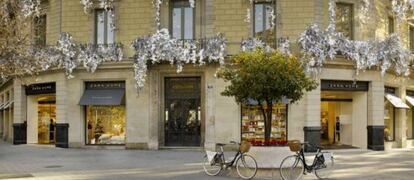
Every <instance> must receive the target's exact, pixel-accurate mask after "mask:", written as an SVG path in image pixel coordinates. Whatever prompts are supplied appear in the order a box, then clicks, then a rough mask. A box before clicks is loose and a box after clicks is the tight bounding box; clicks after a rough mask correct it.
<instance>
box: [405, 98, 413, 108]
mask: <svg viewBox="0 0 414 180" xmlns="http://www.w3.org/2000/svg"><path fill="white" fill-rule="evenodd" d="M405 100H407V102H408V103H410V104H411V106H414V97H412V96H405Z"/></svg>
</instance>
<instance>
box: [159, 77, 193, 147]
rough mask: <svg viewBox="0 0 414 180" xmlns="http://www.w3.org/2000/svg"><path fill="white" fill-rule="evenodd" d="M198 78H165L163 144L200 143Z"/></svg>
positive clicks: (190, 144) (184, 144)
mask: <svg viewBox="0 0 414 180" xmlns="http://www.w3.org/2000/svg"><path fill="white" fill-rule="evenodd" d="M200 95H201V89H200V78H199V77H194V78H166V79H165V110H164V112H165V126H164V127H165V131H164V132H165V145H166V146H200V145H201V132H200V129H201V105H200V104H201V103H200V101H201V99H200Z"/></svg>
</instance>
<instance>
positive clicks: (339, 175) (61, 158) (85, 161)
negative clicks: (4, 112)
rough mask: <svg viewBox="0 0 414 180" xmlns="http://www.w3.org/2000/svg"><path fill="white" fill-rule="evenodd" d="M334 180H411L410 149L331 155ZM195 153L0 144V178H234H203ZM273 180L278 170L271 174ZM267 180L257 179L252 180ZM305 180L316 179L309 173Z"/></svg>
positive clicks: (413, 162) (226, 176)
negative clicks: (333, 165) (333, 161)
mask: <svg viewBox="0 0 414 180" xmlns="http://www.w3.org/2000/svg"><path fill="white" fill-rule="evenodd" d="M334 154H335V159H336V164H335V171H334V172H333V176H332V178H333V179H393V180H398V179H407V180H408V179H410V180H411V179H412V177H413V176H414V150H413V149H403V150H393V151H386V152H373V151H366V150H361V151H356V150H353V151H335V152H334ZM202 156H203V152H202V151H198V150H188V151H187V150H185V151H184V150H160V151H138V150H95V149H59V148H54V147H51V146H39V145H20V146H13V145H10V144H7V143H0V179H6V178H15V179H50V180H66V179H85V180H86V179H88V180H93V179H108V180H109V179H111V180H113V179H177V180H178V179H180V180H181V179H197V180H198V179H200V180H204V179H213V180H222V179H237V178H235V177H234V176H233V175H232V172H224V173H223V174H221V175H220V176H218V177H209V176H206V175H205V174H204V172H203V169H202V166H201V159H202ZM267 174H274V175H275V178H273V179H278V178H276V177H277V176H278V173H277V171H271V173H267ZM263 178H264V179H272V177H271V176H260V174H259V176H258V178H256V179H263ZM305 179H316V178H315V176H314V175H312V174H308V175H307V176H305Z"/></svg>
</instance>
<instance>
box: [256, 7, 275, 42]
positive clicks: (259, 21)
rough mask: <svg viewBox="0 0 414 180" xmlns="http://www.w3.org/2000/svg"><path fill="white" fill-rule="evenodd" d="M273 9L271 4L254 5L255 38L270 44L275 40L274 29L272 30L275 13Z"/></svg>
mask: <svg viewBox="0 0 414 180" xmlns="http://www.w3.org/2000/svg"><path fill="white" fill-rule="evenodd" d="M272 9H273V8H272V4H271V3H256V4H254V27H253V30H254V36H255V37H257V38H259V39H263V40H264V41H265V42H268V43H269V41H272V40H273V39H274V38H273V36H274V28H272V20H273V19H272V13H274V11H273V10H272Z"/></svg>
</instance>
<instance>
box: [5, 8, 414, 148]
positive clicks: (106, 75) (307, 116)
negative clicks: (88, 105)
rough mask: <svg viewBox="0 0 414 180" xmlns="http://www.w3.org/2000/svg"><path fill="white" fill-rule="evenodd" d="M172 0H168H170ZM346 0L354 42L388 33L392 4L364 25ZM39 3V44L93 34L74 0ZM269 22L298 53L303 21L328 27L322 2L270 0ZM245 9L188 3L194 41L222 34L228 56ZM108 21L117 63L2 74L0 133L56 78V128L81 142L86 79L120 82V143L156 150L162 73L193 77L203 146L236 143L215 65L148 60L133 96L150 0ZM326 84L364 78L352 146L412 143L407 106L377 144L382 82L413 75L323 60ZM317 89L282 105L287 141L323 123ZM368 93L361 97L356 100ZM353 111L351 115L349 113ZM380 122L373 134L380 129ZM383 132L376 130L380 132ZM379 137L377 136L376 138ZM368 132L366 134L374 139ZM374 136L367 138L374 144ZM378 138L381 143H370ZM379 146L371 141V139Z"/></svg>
mask: <svg viewBox="0 0 414 180" xmlns="http://www.w3.org/2000/svg"><path fill="white" fill-rule="evenodd" d="M170 1H171V0H170ZM339 1H340V2H345V3H352V4H354V11H355V14H354V16H355V20H354V26H353V28H354V39H356V40H368V39H384V38H385V37H386V36H388V26H387V23H388V16H390V15H391V14H392V13H391V11H390V4H389V3H388V2H385V1H375V3H373V4H374V6H373V7H372V8H371V9H370V11H371V13H372V14H375V15H376V16H375V17H373V19H371V20H370V21H369V22H367V24H363V23H361V22H360V21H359V20H358V18H357V17H359V16H360V14H359V13H360V12H359V9H358V7H359V3H360V1H359V0H339ZM45 3H46V4H44V7H45V8H44V9H45V10H44V11H45V13H46V15H47V43H48V44H49V45H53V44H55V42H56V41H57V39H58V37H59V34H60V33H61V32H68V33H70V34H71V35H73V38H74V40H75V41H76V42H77V43H93V42H94V38H95V33H94V32H95V26H94V17H95V15H94V13H92V14H89V15H88V14H85V13H84V11H83V6H82V5H81V4H80V3H79V0H49V1H46V2H45ZM276 7H277V8H276V9H277V15H278V16H277V19H276V21H277V22H276V26H277V27H276V36H277V37H288V38H289V39H290V40H291V42H292V49H293V50H294V52H297V49H298V47H297V45H296V44H295V43H294V42H295V40H296V39H297V38H298V36H299V35H300V33H302V32H303V31H304V30H305V29H306V27H307V26H308V25H309V24H311V23H318V24H320V25H322V26H323V27H326V26H327V25H328V1H327V0H276ZM247 8H250V9H252V8H253V7H251V5H250V4H249V3H248V1H247V0H197V3H196V7H195V12H196V13H195V38H197V39H198V38H203V37H209V36H212V35H214V34H216V33H219V32H221V33H224V35H225V37H226V38H227V39H228V53H229V55H233V54H237V53H239V51H240V42H241V40H242V39H245V38H248V37H251V36H253V30H252V27H253V25H252V23H246V22H245V21H244V19H245V18H246V9H247ZM169 11H170V9H169V4H168V3H164V4H163V5H162V7H161V26H162V27H163V28H169V26H170V25H169V24H170V13H169ZM115 13H116V16H115V17H116V19H115V23H116V26H117V30H116V33H115V41H116V42H120V43H123V44H124V45H125V48H124V51H125V52H124V53H125V59H124V61H123V62H121V63H104V64H103V65H102V66H100V67H99V69H98V70H97V72H95V73H94V74H90V73H88V72H86V71H85V69H82V68H79V69H76V70H75V71H74V76H75V78H73V79H67V78H66V77H65V74H64V72H63V71H50V72H44V73H41V74H40V75H39V76H36V77H25V78H21V79H13V80H10V81H9V82H8V83H7V84H4V85H2V86H1V87H0V94H1V96H0V97H2V99H5V98H6V94H11V96H10V97H13V102H14V104H13V107H12V108H11V109H9V110H4V111H1V114H2V116H0V118H1V119H0V120H1V121H0V122H1V123H2V124H3V125H2V126H1V129H0V134H2V135H3V136H2V137H3V138H6V139H7V140H9V141H12V139H11V138H12V135H13V134H12V130H11V129H12V128H11V127H12V124H13V123H15V124H16V123H24V122H25V121H27V124H28V125H29V126H30V124H31V121H34V120H31V118H36V115H34V114H31V112H30V111H28V109H29V107H28V105H29V106H30V98H29V97H27V96H26V95H25V90H24V86H26V85H30V84H35V83H42V82H55V83H56V117H57V118H56V119H57V123H59V124H68V125H69V131H68V143H69V147H84V146H85V136H86V135H85V132H86V130H85V111H84V108H83V107H82V106H80V105H79V99H80V98H81V96H82V93H83V90H84V82H86V81H108V80H117V81H118V80H119V81H125V84H126V105H125V106H126V109H127V113H126V145H125V147H126V148H138V149H159V148H161V147H163V136H164V134H163V132H164V129H163V128H164V127H163V126H164V125H163V119H164V113H163V110H162V109H163V108H164V107H163V106H164V89H163V86H164V85H163V83H164V79H165V77H189V76H197V77H201V82H202V83H201V87H202V90H201V94H202V95H201V101H202V103H201V107H202V111H201V112H202V118H201V119H202V128H201V129H202V130H201V132H202V135H201V136H202V144H203V145H204V147H206V148H213V147H214V146H215V143H218V142H229V141H231V140H236V141H239V140H240V139H241V128H240V126H241V124H240V123H241V122H240V119H241V112H240V111H241V108H240V105H238V104H237V103H236V102H235V101H234V99H233V98H229V97H224V96H221V95H220V93H221V92H222V91H223V90H224V88H225V86H226V83H225V82H224V81H223V80H221V79H217V78H215V76H214V74H215V71H216V69H217V65H208V66H204V67H194V66H185V67H184V71H183V72H182V73H180V74H177V73H176V71H175V69H174V67H171V66H169V65H156V66H152V67H151V68H150V70H149V72H148V77H147V79H148V81H147V83H146V85H145V88H144V89H142V90H141V91H140V92H137V90H136V89H135V87H134V83H135V81H134V79H133V69H132V61H131V59H130V58H129V57H131V56H132V55H133V52H132V49H130V48H128V45H129V44H130V43H131V42H132V41H133V40H134V39H135V38H137V37H139V36H143V35H147V34H151V33H153V32H154V31H155V30H156V27H155V24H154V14H155V9H154V8H153V6H152V1H151V0H116V1H115ZM408 27H409V25H408V24H406V23H402V24H401V26H400V28H399V29H398V28H397V27H396V31H399V32H400V33H401V35H402V39H403V40H404V43H405V45H406V46H407V47H408V44H409V41H408V37H409V36H408ZM319 78H320V79H328V80H347V81H353V80H357V81H366V82H369V90H368V92H366V93H353V97H354V98H353V101H354V104H363V105H362V107H363V109H364V108H365V109H366V110H361V109H360V108H358V106H353V110H354V115H353V118H354V119H355V118H359V119H360V121H361V122H362V124H358V125H355V126H353V127H354V129H358V130H357V131H355V132H354V133H353V136H352V137H353V138H352V139H353V140H352V142H353V145H355V146H357V147H360V148H370V149H375V150H381V149H384V147H385V148H391V147H394V148H395V147H407V146H410V145H411V144H412V142H411V140H407V137H406V134H405V130H404V129H405V128H406V124H405V121H406V118H407V117H406V111H407V110H405V109H397V110H396V135H395V136H396V138H395V139H396V140H395V141H394V142H385V146H384V144H381V142H382V143H384V142H383V141H381V140H382V139H383V137H379V138H378V137H377V136H383V135H381V132H382V131H383V128H384V87H385V86H391V87H395V88H396V89H397V95H398V96H399V97H400V98H401V99H403V100H404V99H405V96H406V94H405V92H406V90H414V79H413V77H410V78H405V79H404V78H400V77H396V76H394V75H393V74H391V73H390V74H387V75H386V76H385V77H382V76H381V75H380V72H379V71H376V70H368V71H365V72H361V73H360V74H359V75H358V76H356V75H355V71H354V69H353V65H352V64H350V63H349V62H347V61H346V60H344V59H341V58H338V59H337V60H335V61H332V62H328V63H327V64H326V66H325V68H324V69H323V71H322V74H321V75H320V77H319ZM321 93H322V91H321V88H320V87H318V88H317V89H316V90H314V91H312V92H309V93H307V94H306V95H305V96H304V98H303V99H302V100H301V101H300V102H298V103H296V104H292V105H289V109H288V115H289V116H288V137H287V138H288V140H293V139H298V140H301V141H309V142H314V143H319V142H320V140H319V139H318V138H319V137H318V132H319V130H320V127H321ZM365 99H366V101H364V100H365ZM356 114H357V115H358V116H356ZM378 128H379V129H380V130H378ZM27 133H28V137H27V143H36V138H34V137H32V136H30V134H31V133H33V132H31V130H30V129H28V132H27ZM382 133H383V132H382ZM375 134H379V135H375ZM374 135H375V136H376V137H373V136H374ZM373 139H374V140H373ZM377 141H381V142H377ZM378 143H379V144H378Z"/></svg>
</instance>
